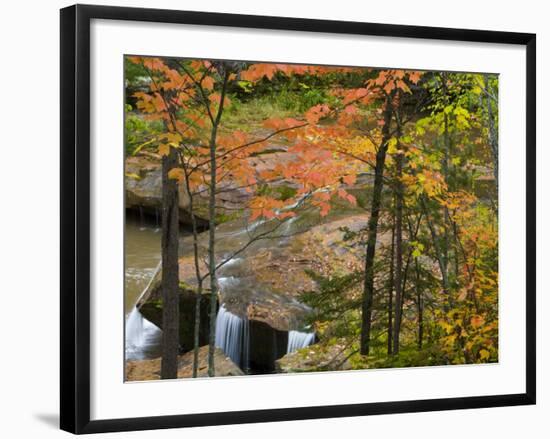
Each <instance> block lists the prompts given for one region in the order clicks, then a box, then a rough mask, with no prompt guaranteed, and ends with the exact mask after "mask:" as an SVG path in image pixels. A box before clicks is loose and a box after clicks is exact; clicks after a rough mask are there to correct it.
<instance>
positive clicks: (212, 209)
mask: <svg viewBox="0 0 550 439" xmlns="http://www.w3.org/2000/svg"><path fill="white" fill-rule="evenodd" d="M217 128H218V127H217V125H214V126H213V127H212V136H211V138H210V197H209V202H208V219H209V223H208V226H209V230H208V274H209V276H210V333H209V335H208V336H209V339H208V341H209V343H208V345H209V346H208V376H211V377H213V376H215V374H216V371H215V365H214V353H215V350H216V311H217V302H218V282H217V281H218V280H217V278H216V178H217V173H216V167H217V161H216V134H217Z"/></svg>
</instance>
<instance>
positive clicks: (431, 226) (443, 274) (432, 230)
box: [420, 198, 452, 308]
mask: <svg viewBox="0 0 550 439" xmlns="http://www.w3.org/2000/svg"><path fill="white" fill-rule="evenodd" d="M420 204H421V206H422V210H423V211H424V215H425V216H426V222H427V223H428V228H429V229H430V235H431V237H432V242H433V246H434V253H435V257H436V259H437V263H438V264H439V270H440V272H441V285H442V287H443V293H444V294H445V296H446V297H447V304H448V306H447V308H450V307H452V301H451V296H450V294H449V292H450V290H449V280H448V279H447V270H446V268H445V263H444V262H443V257H442V252H441V249H440V248H439V238H438V236H437V231H436V230H435V226H434V224H433V222H432V220H431V218H430V215H429V214H428V207H427V206H426V201H425V200H424V199H423V198H421V199H420Z"/></svg>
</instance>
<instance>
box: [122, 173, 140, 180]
mask: <svg viewBox="0 0 550 439" xmlns="http://www.w3.org/2000/svg"><path fill="white" fill-rule="evenodd" d="M124 175H125V176H126V177H128V178H131V179H133V180H141V177H140V176H139V175H137V174H134V173H133V172H126V173H125V174H124Z"/></svg>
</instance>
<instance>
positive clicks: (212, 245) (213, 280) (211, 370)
mask: <svg viewBox="0 0 550 439" xmlns="http://www.w3.org/2000/svg"><path fill="white" fill-rule="evenodd" d="M222 69H223V70H224V71H223V78H224V79H223V84H222V89H221V95H220V106H219V108H218V112H217V114H216V117H215V118H213V119H212V131H211V133H210V143H209V149H210V187H209V190H210V193H209V199H208V227H209V229H208V275H209V276H210V333H209V334H208V337H209V338H208V341H209V343H208V376H210V377H213V376H215V375H216V370H215V365H214V353H215V351H216V311H217V304H218V279H217V277H216V190H217V185H216V179H217V177H218V175H217V167H218V163H217V158H216V152H217V147H216V141H217V135H218V126H219V124H220V121H221V117H222V113H223V105H224V100H225V93H226V90H227V80H228V78H229V73H228V71H226V68H225V66H224V67H222ZM206 105H208V103H206Z"/></svg>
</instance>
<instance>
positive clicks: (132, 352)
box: [126, 307, 162, 360]
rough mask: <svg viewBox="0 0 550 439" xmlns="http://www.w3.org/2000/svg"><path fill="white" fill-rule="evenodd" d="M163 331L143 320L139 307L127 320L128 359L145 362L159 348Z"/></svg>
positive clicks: (135, 308)
mask: <svg viewBox="0 0 550 439" xmlns="http://www.w3.org/2000/svg"><path fill="white" fill-rule="evenodd" d="M161 335H162V331H161V330H160V329H159V328H158V327H157V326H156V325H154V324H153V323H151V322H150V321H149V320H147V319H145V318H143V316H142V315H141V313H140V312H139V310H138V309H137V307H134V309H133V310H132V311H131V312H130V314H128V317H127V318H126V359H127V360H143V359H145V358H147V357H149V356H150V352H149V351H151V350H154V349H155V348H156V347H158V346H159V343H160V338H161Z"/></svg>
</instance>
